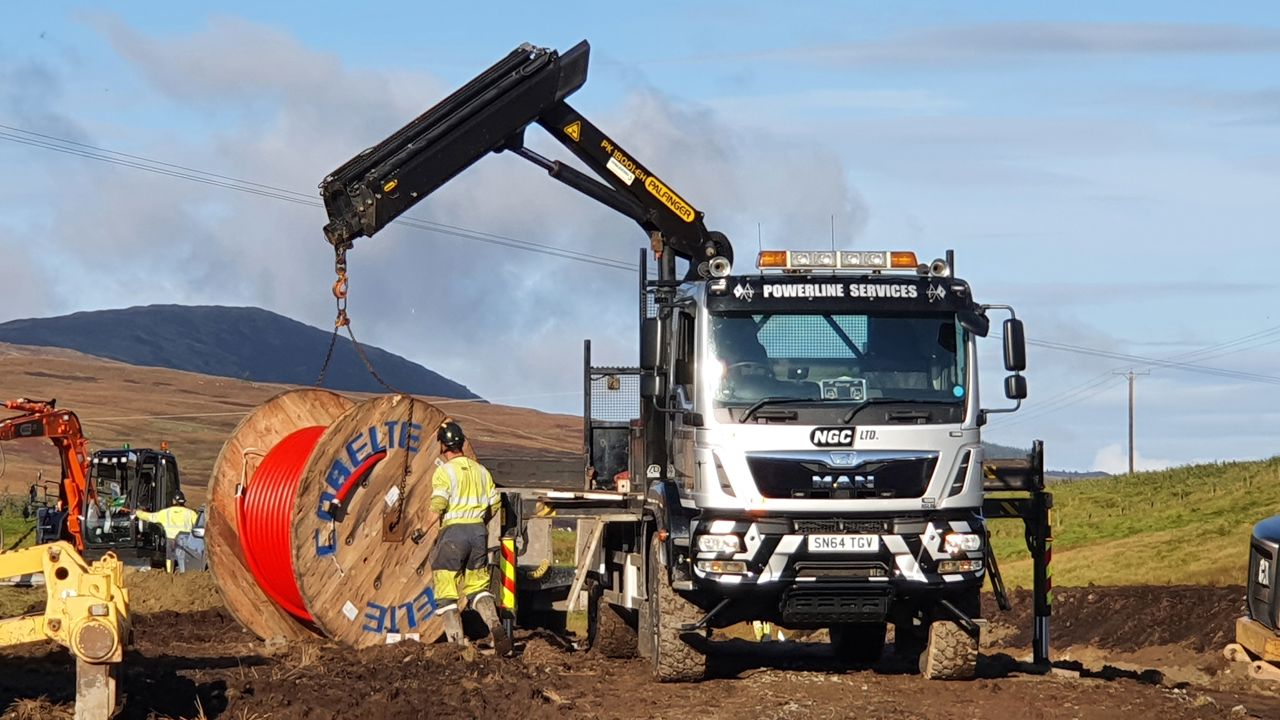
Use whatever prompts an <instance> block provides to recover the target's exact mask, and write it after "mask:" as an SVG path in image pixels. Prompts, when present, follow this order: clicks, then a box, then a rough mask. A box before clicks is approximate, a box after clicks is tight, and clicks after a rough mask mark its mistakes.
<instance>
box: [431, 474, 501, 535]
mask: <svg viewBox="0 0 1280 720" xmlns="http://www.w3.org/2000/svg"><path fill="white" fill-rule="evenodd" d="M490 508H492V512H495V513H496V512H497V510H498V488H497V487H496V486H495V485H494V484H493V476H492V475H490V474H489V470H488V469H487V468H485V466H483V465H481V464H480V463H478V462H476V461H475V460H472V459H470V458H466V457H456V458H454V459H452V460H450V461H449V462H447V463H443V464H442V465H440V467H437V468H436V471H435V473H434V474H433V475H432V476H431V509H432V510H434V511H436V512H438V513H443V514H444V519H443V520H442V521H441V522H440V526H441V527H449V526H450V525H461V524H463V523H483V522H484V516H485V513H486V512H488V511H489V510H490Z"/></svg>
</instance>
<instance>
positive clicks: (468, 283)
mask: <svg viewBox="0 0 1280 720" xmlns="http://www.w3.org/2000/svg"><path fill="white" fill-rule="evenodd" d="M93 25H94V27H96V28H97V29H98V30H99V31H100V32H101V33H102V34H103V35H104V36H105V37H106V38H107V39H108V41H109V42H110V43H111V45H112V47H113V48H114V49H115V51H116V52H117V53H118V54H119V55H120V56H121V57H122V58H124V59H126V60H127V61H128V62H129V63H130V65H131V67H132V68H133V70H134V71H135V72H136V73H137V74H138V75H139V76H141V77H142V78H143V79H144V80H145V81H146V83H147V84H148V85H147V86H146V87H147V91H146V93H147V94H143V95H142V96H140V97H139V98H138V102H139V104H140V105H148V104H150V105H154V106H157V107H159V108H162V111H163V112H164V113H165V114H166V116H167V117H170V118H185V117H189V116H201V117H202V118H204V119H205V120H207V122H209V123H212V124H213V125H214V126H215V129H214V130H213V132H212V133H208V132H206V131H204V130H201V131H199V132H193V133H192V134H191V135H190V136H186V137H183V136H182V135H180V134H177V133H179V132H180V131H181V129H182V128H181V127H174V128H171V129H170V131H169V132H166V133H165V134H166V135H167V137H164V138H163V139H159V138H157V139H156V140H154V141H152V142H151V143H150V144H147V143H146V142H144V144H142V145H141V146H136V147H135V146H130V147H129V148H128V149H129V151H130V152H133V153H136V154H139V155H144V156H149V157H154V158H157V159H162V160H165V161H169V162H177V163H181V164H184V165H188V166H191V167H197V168H201V169H205V170H209V171H213V172H218V173H221V174H224V175H227V176H231V177H237V178H245V179H248V180H252V181H254V182H259V183H266V184H269V185H273V186H277V187H283V188H286V189H291V190H294V189H296V190H302V191H304V192H305V191H307V190H308V189H309V188H313V187H315V185H316V183H318V182H319V181H320V180H321V179H322V178H323V177H324V176H325V175H326V174H327V173H329V172H330V171H332V170H333V169H335V168H336V167H337V166H338V165H340V164H341V163H342V162H344V161H346V160H347V159H348V158H350V157H352V156H353V155H355V154H356V153H357V152H359V151H360V150H361V149H363V148H364V147H367V146H369V145H372V144H373V143H376V142H377V141H379V140H380V139H381V138H382V137H384V136H385V135H387V134H389V133H390V132H391V131H393V130H394V129H395V128H397V127H399V126H401V125H403V124H404V123H406V122H408V121H409V120H410V119H412V118H413V117H415V116H417V115H418V114H419V113H421V112H422V111H423V110H424V109H425V108H426V107H427V106H429V105H430V104H431V103H432V102H434V101H436V100H438V99H439V98H441V97H442V96H443V95H444V93H445V92H446V91H447V90H448V88H445V87H444V86H443V85H442V83H441V82H439V80H438V79H437V78H435V77H433V76H431V75H430V74H427V73H404V72H387V71H384V70H382V69H364V68H353V67H350V66H348V65H347V64H345V63H344V62H343V61H342V60H340V59H339V58H337V57H336V56H334V55H332V54H330V53H325V52H318V51H315V50H313V49H311V48H309V47H306V46H304V45H302V44H301V43H300V42H298V41H297V40H296V38H294V37H292V36H291V35H289V34H288V33H286V32H283V31H280V30H275V29H271V28H266V27H262V26H258V25H255V24H252V23H249V22H247V21H244V20H226V19H224V20H214V21H211V22H210V23H209V24H208V25H207V26H205V27H203V28H201V29H198V30H196V31H194V32H192V33H188V34H184V35H176V36H153V35H149V34H147V33H144V32H142V31H139V30H137V29H136V28H133V27H130V26H129V25H127V24H125V23H124V22H123V21H122V20H120V19H118V18H115V17H112V16H100V17H97V18H95V19H94V21H93ZM495 59H496V58H495ZM482 69H483V68H481V67H477V68H476V69H475V70H476V72H479V71H480V70H482ZM54 74H56V71H54ZM582 109H583V110H587V108H582ZM43 111H45V112H52V110H50V109H49V107H44V108H43ZM588 114H589V115H590V116H591V118H592V119H593V120H595V121H596V122H597V123H598V124H599V125H600V126H601V127H602V128H604V129H605V130H606V131H608V132H609V133H610V134H611V136H612V137H613V138H614V139H615V140H617V141H618V142H620V143H622V144H623V145H624V146H625V147H627V149H628V150H630V151H632V152H633V153H634V154H635V155H636V156H637V157H638V158H640V159H641V160H642V161H643V162H644V163H646V164H647V165H648V166H649V167H650V168H651V169H653V170H654V171H655V172H657V173H659V174H660V175H661V176H662V177H663V178H664V179H665V180H666V181H667V182H668V183H669V184H670V185H672V186H673V187H676V188H678V189H679V191H680V192H681V194H683V195H684V196H685V197H687V198H688V199H689V200H690V201H691V202H693V203H694V204H695V206H697V207H698V208H699V209H702V210H704V211H705V212H707V215H708V220H707V221H708V225H709V226H711V227H712V228H715V229H719V230H723V231H727V232H730V233H731V234H737V235H740V236H746V237H749V238H753V237H754V235H755V227H756V223H757V222H761V223H763V225H764V226H765V228H766V230H770V229H776V228H784V227H785V228H790V229H792V230H793V233H791V235H800V234H801V232H808V233H809V234H811V235H817V236H820V237H821V238H822V239H823V240H824V242H825V241H826V239H827V238H828V237H829V233H830V217H831V216H832V215H834V216H835V220H836V224H837V232H839V233H841V235H842V236H845V237H848V236H852V235H855V234H856V233H857V232H858V230H859V228H860V227H861V225H862V224H863V223H864V222H865V217H866V211H865V208H864V207H863V205H862V202H861V200H860V198H859V197H858V195H857V193H856V192H854V191H853V190H852V188H850V187H849V185H848V183H847V181H846V180H845V177H846V175H847V172H846V168H845V167H844V166H843V165H842V163H841V162H840V161H839V160H838V159H837V156H836V154H835V153H834V152H832V151H831V150H830V149H828V148H824V147H823V146H821V145H819V144H817V143H815V142H802V141H795V140H786V141H784V140H782V139H779V138H777V137H774V136H771V135H770V134H768V133H765V132H762V131H755V130H752V131H742V130H736V129H734V128H733V127H732V126H729V125H727V124H725V123H724V122H723V121H722V120H721V119H720V118H718V117H717V116H716V115H714V113H712V112H710V111H709V110H706V109H703V108H698V107H696V106H694V107H690V106H687V105H680V106H677V105H676V104H674V103H673V102H671V101H670V100H668V99H667V98H666V97H665V96H663V95H662V94H660V93H658V92H655V91H652V90H638V91H634V92H631V93H630V94H628V95H627V96H626V98H625V99H624V101H623V102H622V103H621V104H620V105H619V106H617V107H609V108H604V109H594V110H590V111H589V113H588ZM540 132H541V131H539V130H531V131H530V132H529V141H530V142H531V144H534V146H535V147H538V148H539V149H541V150H543V151H545V152H546V153H547V154H555V155H556V156H557V157H561V158H569V157H571V156H570V155H569V153H568V152H567V151H566V150H564V149H563V148H560V147H559V146H558V145H555V144H554V143H553V142H551V141H548V140H547V139H546V138H544V137H541V136H540ZM84 135H85V137H86V139H88V138H89V136H91V135H92V133H89V132H86V133H85V134H84ZM93 140H94V141H96V142H98V143H100V144H102V145H112V144H113V142H112V139H111V138H109V137H100V138H93ZM30 152H32V153H35V152H36V151H30ZM50 156H51V154H35V155H31V156H29V164H30V166H31V168H32V170H33V174H34V176H35V177H34V179H32V180H30V182H31V183H32V184H34V185H37V186H48V187H57V188H59V189H60V192H57V193H46V194H45V195H44V196H43V197H42V199H41V201H40V207H41V219H42V223H43V226H42V228H41V236H42V238H43V241H44V243H45V246H46V247H51V248H56V252H57V253H58V254H59V255H60V256H61V257H62V258H63V265H62V266H61V268H60V274H61V276H62V277H63V278H66V279H67V280H68V282H69V283H70V284H71V286H73V287H75V288H76V291H74V292H69V293H68V294H67V295H66V296H64V297H60V298H58V299H57V300H56V301H53V300H50V301H48V302H45V303H43V304H42V306H41V307H38V308H31V309H30V310H29V311H28V312H27V314H58V313H62V312H70V311H74V310H83V309H95V308H104V307H122V306H128V305H137V304H147V303H170V302H181V303H211V304H245V305H257V306H261V307H265V308H267V309H270V310H274V311H277V312H281V313H283V314H286V315H289V316H292V317H295V318H298V319H300V320H303V321H305V322H309V323H312V324H315V325H318V326H320V327H325V326H327V324H328V323H329V322H331V319H332V314H333V299H332V297H331V296H330V295H329V292H328V288H329V284H330V283H331V282H332V262H333V256H332V252H331V250H329V248H328V246H327V244H326V243H325V242H324V238H323V234H322V233H321V227H322V226H323V225H324V223H325V222H326V217H325V214H324V212H323V210H321V209H319V208H310V207H306V206H299V205H295V204H289V203H284V202H279V201H276V200H272V199H267V198H262V197H256V196H253V195H248V194H243V193H237V192H233V191H227V190H224V189H219V188H212V187H209V186H206V185H200V184H195V183H190V182H186V181H182V180H175V179H172V178H167V177H160V176H156V175H151V174H147V173H143V172H138V171H136V170H131V169H124V168H120V167H116V166H112V165H104V164H96V163H93V162H90V161H78V160H77V161H75V163H76V164H74V165H72V166H71V167H72V172H70V173H65V174H60V175H59V176H58V177H56V178H54V177H50V176H49V175H48V173H46V172H45V171H44V170H43V168H44V167H45V164H46V163H47V162H48V161H49V158H50ZM761 168H768V172H760V171H759V170H760V169H761ZM3 182H4V181H2V180H0V183H3ZM8 182H13V181H12V180H9V181H8ZM0 186H2V185H0ZM312 197H315V198H316V199H317V200H318V194H317V195H313V196H312ZM409 214H410V215H413V216H415V217H422V218H429V219H430V220H433V221H437V222H441V223H447V224H451V225H457V226H462V227H467V228H474V229H477V230H482V231H485V232H489V233H496V234H499V235H502V236H506V237H512V238H518V239H521V240H529V241H534V242H538V243H543V244H548V245H553V246H555V247H559V248H564V249H566V250H569V251H575V252H582V253H590V254H592V255H598V256H606V257H611V258H617V259H619V260H621V261H622V262H625V263H628V264H630V263H634V262H635V261H636V259H637V257H638V254H639V250H638V249H639V248H641V247H644V246H645V245H646V244H647V243H646V238H645V237H644V235H643V233H642V231H641V230H640V229H639V228H638V227H636V226H635V225H634V224H632V223H631V222H630V221H627V220H625V219H623V218H621V216H618V215H616V214H614V213H612V212H611V211H609V210H607V209H605V208H603V207H601V206H599V205H597V204H596V203H594V202H592V201H591V200H590V199H588V198H585V197H582V196H580V195H578V194H577V193H576V192H574V191H572V190H570V189H568V188H566V187H564V186H562V185H560V184H559V183H557V182H555V181H554V180H552V179H551V178H548V177H547V176H546V174H545V173H544V172H542V171H541V170H539V169H537V168H535V167H534V166H532V165H530V164H528V163H526V162H524V161H523V160H520V159H518V158H515V157H513V156H510V155H498V156H490V157H486V158H484V159H482V160H480V161H479V162H478V163H477V164H476V165H475V166H474V167H472V168H471V169H469V170H468V171H466V172H464V173H463V174H461V175H460V176H458V177H457V178H455V179H454V180H453V181H452V182H451V183H449V184H448V185H447V186H445V187H444V188H442V189H441V190H440V191H439V192H438V193H437V194H435V195H433V196H432V197H430V198H428V199H427V200H426V201H424V202H422V203H421V204H420V205H419V206H418V207H416V208H414V209H413V210H412V211H411V212H410V213H409ZM34 226H35V225H34V223H26V224H20V225H19V226H17V227H15V228H14V238H17V237H21V236H22V235H24V234H27V233H30V232H31V231H32V229H33V228H34ZM752 244H753V243H747V245H752ZM14 245H16V241H14V240H9V239H6V238H4V237H0V250H5V249H8V248H10V247H12V246H14ZM750 254H751V253H743V257H744V258H747V257H749V256H750ZM350 263H351V274H352V281H351V299H350V311H351V316H352V322H353V327H354V329H355V331H356V333H357V336H358V337H359V338H360V340H361V341H363V342H368V343H372V344H377V345H379V346H381V347H384V348H386V349H387V350H390V351H392V352H396V353H398V354H401V355H404V356H406V357H408V358H410V359H412V360H415V361H418V362H421V363H422V364H424V365H426V366H428V367H430V368H431V369H433V370H435V371H437V372H440V373H442V374H444V375H446V376H448V377H450V378H452V379H455V380H457V381H459V382H461V383H464V384H466V385H468V386H469V387H470V388H471V389H472V390H474V391H476V392H478V393H480V394H481V395H484V396H493V397H513V396H515V397H534V398H542V400H540V401H539V400H533V401H530V402H529V403H528V404H534V405H538V406H540V407H543V408H552V409H558V410H563V411H570V412H572V411H575V410H577V409H578V408H579V407H580V400H578V399H577V397H578V396H579V394H580V388H581V380H580V377H581V376H580V372H581V370H580V368H579V367H578V366H579V360H578V358H580V357H581V342H582V339H583V338H586V337H593V338H594V339H595V355H596V357H597V358H598V359H599V361H600V362H606V363H609V364H632V363H633V362H634V344H635V341H636V337H637V334H638V331H637V328H636V319H635V318H636V317H637V310H636V304H635V303H636V282H635V276H634V274H630V273H627V272H625V271H618V270H613V269H605V268H601V267H598V266H595V265H590V264H583V263H579V262H572V261H567V260H563V259H556V258H549V257H547V256H544V255H539V254H534V253H529V252H522V251H519V250H514V249H507V248H500V247H494V246H493V245H489V244H483V243H479V242H475V241H468V240H460V239H456V238H452V237H448V236H445V235H441V234H437V233H431V232H423V231H421V230H416V229H412V228H409V227H405V226H403V225H401V224H397V225H393V226H391V227H389V228H388V229H387V230H385V231H384V232H382V233H380V234H379V235H378V236H377V237H376V238H362V239H360V240H359V241H357V243H356V247H355V249H354V250H353V251H352V253H351V255H350ZM10 310H11V306H7V307H6V308H5V309H3V310H0V315H7V314H8V313H9V312H10ZM0 319H8V318H6V317H0ZM554 393H562V395H559V396H556V395H552V394H554ZM555 397H559V398H560V400H558V401H557V400H555V399H554V398H555ZM547 398H551V399H547Z"/></svg>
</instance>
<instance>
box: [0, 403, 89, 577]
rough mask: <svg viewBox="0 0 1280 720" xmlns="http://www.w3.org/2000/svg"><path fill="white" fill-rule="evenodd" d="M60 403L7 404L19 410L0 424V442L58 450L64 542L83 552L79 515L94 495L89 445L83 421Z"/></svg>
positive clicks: (11, 408)
mask: <svg viewBox="0 0 1280 720" xmlns="http://www.w3.org/2000/svg"><path fill="white" fill-rule="evenodd" d="M57 402H58V401H57V400H28V399H26V398H18V399H17V400H6V401H4V403H3V406H4V407H5V408H7V409H9V410H17V411H19V412H21V413H23V414H22V415H15V416H13V417H10V418H5V419H3V420H0V442H4V441H6V440H26V439H31V438H41V437H44V438H48V439H49V440H50V441H52V442H53V445H54V447H56V448H58V454H59V455H60V456H61V459H62V481H61V483H59V486H58V503H59V506H60V507H59V508H58V509H59V510H60V511H62V512H63V513H65V517H66V526H65V529H64V530H63V532H62V533H60V534H61V535H62V537H63V539H66V540H69V541H71V542H72V543H73V544H74V545H75V547H76V550H77V551H79V552H84V529H83V528H82V527H81V522H80V511H79V509H80V508H82V507H84V501H85V496H86V495H87V494H89V493H92V488H91V487H90V485H89V450H88V445H89V443H88V441H87V440H85V437H84V433H83V432H82V431H81V428H80V418H78V417H76V414H75V413H74V412H72V411H70V410H59V409H57V407H56V405H57Z"/></svg>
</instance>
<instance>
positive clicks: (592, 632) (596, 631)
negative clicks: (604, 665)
mask: <svg viewBox="0 0 1280 720" xmlns="http://www.w3.org/2000/svg"><path fill="white" fill-rule="evenodd" d="M626 612H627V611H626V610H625V609H623V608H619V607H617V606H615V605H613V604H612V603H609V602H606V601H605V599H604V598H603V597H602V588H601V587H600V585H599V584H597V583H592V587H591V592H590V600H589V601H588V602H587V643H588V645H589V646H590V647H591V650H592V651H593V652H598V653H600V654H602V655H604V656H605V657H609V658H633V657H635V656H636V629H635V627H633V626H632V625H631V623H629V622H627V618H626V617H624V614H625V613H626Z"/></svg>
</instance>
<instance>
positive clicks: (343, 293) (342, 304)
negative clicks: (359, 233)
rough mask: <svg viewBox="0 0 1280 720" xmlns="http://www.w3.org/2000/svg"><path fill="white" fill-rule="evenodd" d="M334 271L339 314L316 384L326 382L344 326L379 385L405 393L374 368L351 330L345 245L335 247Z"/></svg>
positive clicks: (394, 391) (334, 289) (358, 354)
mask: <svg viewBox="0 0 1280 720" xmlns="http://www.w3.org/2000/svg"><path fill="white" fill-rule="evenodd" d="M333 252H334V260H333V271H334V274H335V275H337V280H334V282H333V298H334V301H335V302H336V304H337V310H338V314H337V317H336V318H335V319H334V321H333V334H332V335H331V336H330V337H329V351H328V352H327V353H325V357H324V364H323V365H322V366H321V367H320V376H319V377H317V378H316V386H317V387H319V386H320V385H323V384H324V377H325V374H326V373H327V372H328V371H329V364H330V363H331V362H332V361H333V351H334V349H335V346H336V345H337V342H338V332H339V331H340V330H343V329H344V328H345V329H346V331H347V337H349V338H351V347H352V348H354V349H355V351H356V355H357V356H358V357H359V358H360V362H361V363H362V364H363V365H364V369H365V370H367V371H368V372H369V375H370V376H372V377H373V379H374V380H375V381H377V383H378V384H379V385H381V386H382V387H383V389H385V390H386V391H387V392H389V393H393V394H401V395H403V394H405V393H402V392H401V391H399V390H397V389H395V388H394V387H392V386H391V385H390V384H389V383H388V382H387V381H386V380H383V379H382V376H381V375H379V374H378V371H377V370H375V369H374V367H373V363H372V362H370V360H369V356H368V355H367V354H365V351H364V346H363V345H361V344H360V341H358V340H356V336H355V333H353V332H352V331H351V318H350V317H349V316H348V315H347V285H348V279H347V248H346V247H343V246H335V247H334V250H333Z"/></svg>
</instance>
